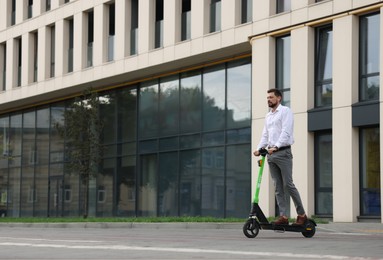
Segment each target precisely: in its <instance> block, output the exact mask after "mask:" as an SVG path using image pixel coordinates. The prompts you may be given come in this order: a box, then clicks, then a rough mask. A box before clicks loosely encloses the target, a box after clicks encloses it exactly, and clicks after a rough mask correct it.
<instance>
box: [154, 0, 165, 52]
mask: <svg viewBox="0 0 383 260" xmlns="http://www.w3.org/2000/svg"><path fill="white" fill-rule="evenodd" d="M163 34H164V0H156V23H155V36H154V48H160V47H162V46H163Z"/></svg>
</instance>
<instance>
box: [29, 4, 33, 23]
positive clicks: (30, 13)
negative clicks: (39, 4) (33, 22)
mask: <svg viewBox="0 0 383 260" xmlns="http://www.w3.org/2000/svg"><path fill="white" fill-rule="evenodd" d="M32 16H33V0H28V19H29V18H32Z"/></svg>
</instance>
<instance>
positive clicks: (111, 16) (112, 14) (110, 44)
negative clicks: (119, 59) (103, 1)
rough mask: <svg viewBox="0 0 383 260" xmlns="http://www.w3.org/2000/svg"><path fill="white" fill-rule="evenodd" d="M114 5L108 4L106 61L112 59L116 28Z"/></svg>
mask: <svg viewBox="0 0 383 260" xmlns="http://www.w3.org/2000/svg"><path fill="white" fill-rule="evenodd" d="M115 17H116V5H115V4H114V3H113V4H110V5H109V31H108V61H112V60H113V59H114V35H115V30H116V25H115V20H116V19H115Z"/></svg>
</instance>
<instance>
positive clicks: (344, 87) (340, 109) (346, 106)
mask: <svg viewBox="0 0 383 260" xmlns="http://www.w3.org/2000/svg"><path fill="white" fill-rule="evenodd" d="M358 27H359V26H358V18H357V17H356V16H353V15H349V16H346V17H341V18H338V19H335V20H334V21H333V114H332V117H333V119H332V120H333V121H332V125H333V171H332V172H333V220H334V222H356V221H357V216H358V214H359V159H358V158H359V157H358V154H359V148H358V129H357V128H353V127H352V107H351V105H352V104H353V103H355V102H357V99H358V56H357V55H356V54H357V53H358Z"/></svg>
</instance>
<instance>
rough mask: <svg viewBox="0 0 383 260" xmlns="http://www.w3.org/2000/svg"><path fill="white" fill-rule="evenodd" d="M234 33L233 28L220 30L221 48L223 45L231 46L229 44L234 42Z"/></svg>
mask: <svg viewBox="0 0 383 260" xmlns="http://www.w3.org/2000/svg"><path fill="white" fill-rule="evenodd" d="M234 33H235V31H234V29H228V30H226V31H222V32H221V33H220V35H221V41H222V42H221V47H222V48H223V47H227V46H231V45H233V44H234V40H235V37H234ZM245 39H246V38H245ZM242 40H243V39H242Z"/></svg>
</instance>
